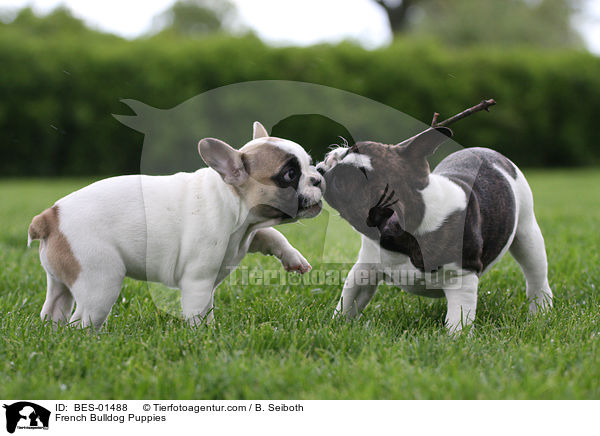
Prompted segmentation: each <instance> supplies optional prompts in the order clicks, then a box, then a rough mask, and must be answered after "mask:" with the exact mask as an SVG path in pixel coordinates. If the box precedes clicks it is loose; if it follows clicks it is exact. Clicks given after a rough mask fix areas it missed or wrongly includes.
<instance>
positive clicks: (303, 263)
mask: <svg viewBox="0 0 600 436" xmlns="http://www.w3.org/2000/svg"><path fill="white" fill-rule="evenodd" d="M281 264H282V265H283V268H284V269H285V270H286V271H295V272H297V273H300V274H304V273H306V272H308V271H310V270H311V269H312V266H310V263H308V261H307V260H306V259H305V258H304V256H302V255H301V254H300V252H299V251H298V250H293V251H288V252H286V253H284V255H283V256H282V257H281Z"/></svg>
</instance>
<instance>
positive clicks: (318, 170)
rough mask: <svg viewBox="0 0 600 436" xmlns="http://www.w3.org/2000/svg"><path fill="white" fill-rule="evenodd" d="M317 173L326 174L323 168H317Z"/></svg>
mask: <svg viewBox="0 0 600 436" xmlns="http://www.w3.org/2000/svg"><path fill="white" fill-rule="evenodd" d="M317 172H318V173H319V174H321V175H324V174H325V170H324V169H323V167H317Z"/></svg>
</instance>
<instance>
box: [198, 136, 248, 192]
mask: <svg viewBox="0 0 600 436" xmlns="http://www.w3.org/2000/svg"><path fill="white" fill-rule="evenodd" d="M198 152H199V153H200V156H201V157H202V159H203V160H204V162H206V164H207V165H208V166H209V167H211V168H212V169H213V170H215V171H216V172H218V173H219V174H220V175H221V177H222V178H223V181H225V183H229V184H230V185H240V184H242V183H244V182H245V181H246V180H247V179H248V173H247V172H246V168H245V167H244V162H243V161H242V153H240V152H239V151H238V150H236V149H235V148H233V147H231V146H230V145H229V144H226V143H225V142H223V141H221V140H219V139H215V138H204V139H202V140H201V141H200V142H199V143H198Z"/></svg>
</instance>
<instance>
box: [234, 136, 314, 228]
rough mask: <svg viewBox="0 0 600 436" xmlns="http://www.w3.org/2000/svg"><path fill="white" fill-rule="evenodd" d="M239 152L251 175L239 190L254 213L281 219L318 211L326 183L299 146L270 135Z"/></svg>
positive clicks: (286, 219)
mask: <svg viewBox="0 0 600 436" xmlns="http://www.w3.org/2000/svg"><path fill="white" fill-rule="evenodd" d="M240 153H241V157H242V162H243V164H244V168H245V169H246V171H247V173H248V176H249V177H248V180H247V181H246V182H245V183H244V184H243V185H241V186H240V190H242V191H243V194H244V195H243V196H244V200H245V201H246V204H247V205H248V206H249V208H250V209H251V210H252V211H253V213H255V214H256V215H258V216H260V217H262V218H265V219H276V220H280V221H282V222H283V221H291V220H296V219H299V218H312V217H315V216H317V215H318V214H319V212H320V211H321V208H322V201H321V197H322V196H323V190H324V188H325V183H324V181H323V177H322V176H321V174H319V173H318V172H317V170H316V168H315V167H314V166H313V165H312V159H311V157H310V156H309V155H308V153H307V152H306V151H305V150H304V149H303V148H302V147H301V146H300V145H298V144H296V143H295V142H292V141H289V140H286V139H281V138H275V137H269V136H267V137H262V138H258V139H254V140H252V141H250V142H249V143H247V144H246V145H245V146H244V147H242V148H241V149H240Z"/></svg>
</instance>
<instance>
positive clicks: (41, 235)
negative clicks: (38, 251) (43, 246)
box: [27, 208, 55, 247]
mask: <svg viewBox="0 0 600 436" xmlns="http://www.w3.org/2000/svg"><path fill="white" fill-rule="evenodd" d="M53 209H54V208H50V209H46V210H45V211H43V212H42V213H41V214H39V215H36V216H35V217H33V220H31V224H29V230H28V231H27V246H28V247H31V241H34V240H36V239H46V238H47V237H48V236H49V235H50V222H49V218H50V215H51V214H52V215H53V214H54V213H55V211H54V210H53Z"/></svg>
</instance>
